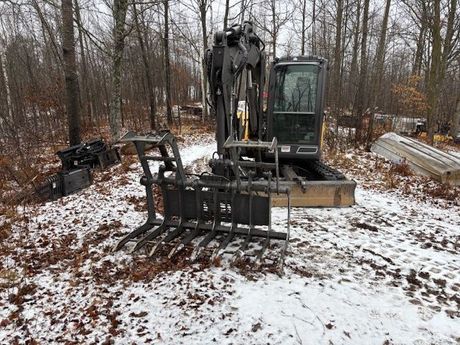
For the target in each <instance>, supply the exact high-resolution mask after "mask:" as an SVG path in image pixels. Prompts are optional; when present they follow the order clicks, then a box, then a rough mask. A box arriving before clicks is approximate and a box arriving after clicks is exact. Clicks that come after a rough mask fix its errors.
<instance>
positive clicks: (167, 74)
mask: <svg viewBox="0 0 460 345" xmlns="http://www.w3.org/2000/svg"><path fill="white" fill-rule="evenodd" d="M163 5H164V21H165V32H164V40H163V42H164V43H163V49H164V61H165V84H166V85H165V86H166V119H167V121H168V125H172V123H173V117H172V109H171V63H170V60H169V0H164V1H163Z"/></svg>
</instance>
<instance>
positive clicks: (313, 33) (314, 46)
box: [311, 0, 316, 55]
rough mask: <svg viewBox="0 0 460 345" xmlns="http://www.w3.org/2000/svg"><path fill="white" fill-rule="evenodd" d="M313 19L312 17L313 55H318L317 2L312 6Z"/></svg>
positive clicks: (314, 0) (314, 1)
mask: <svg viewBox="0 0 460 345" xmlns="http://www.w3.org/2000/svg"><path fill="white" fill-rule="evenodd" d="M312 11H313V12H312V17H311V53H312V54H313V55H316V0H313V4H312Z"/></svg>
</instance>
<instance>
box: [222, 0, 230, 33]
mask: <svg viewBox="0 0 460 345" xmlns="http://www.w3.org/2000/svg"><path fill="white" fill-rule="evenodd" d="M229 12H230V0H225V12H224V27H223V29H224V30H225V29H226V28H227V27H228V14H229Z"/></svg>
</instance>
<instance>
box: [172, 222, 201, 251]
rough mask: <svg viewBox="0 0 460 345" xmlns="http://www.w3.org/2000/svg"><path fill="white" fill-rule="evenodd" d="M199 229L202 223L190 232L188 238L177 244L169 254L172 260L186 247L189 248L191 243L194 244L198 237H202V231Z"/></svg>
mask: <svg viewBox="0 0 460 345" xmlns="http://www.w3.org/2000/svg"><path fill="white" fill-rule="evenodd" d="M199 227H200V223H197V224H196V226H195V229H193V231H192V232H190V233H189V234H188V236H187V237H185V238H184V239H182V241H180V242H179V243H177V244H176V246H175V247H174V248H173V250H171V252H170V253H169V255H168V257H169V258H172V257H173V256H174V255H176V254H177V253H179V252H180V251H181V250H182V249H184V248H185V246H187V245H188V244H189V243H190V242H192V241H193V240H194V239H195V238H196V237H198V236H200V234H201V229H200V228H199Z"/></svg>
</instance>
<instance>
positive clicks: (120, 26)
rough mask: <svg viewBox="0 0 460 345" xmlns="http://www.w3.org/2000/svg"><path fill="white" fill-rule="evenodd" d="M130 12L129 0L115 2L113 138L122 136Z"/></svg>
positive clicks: (111, 119) (112, 76)
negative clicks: (122, 84)
mask: <svg viewBox="0 0 460 345" xmlns="http://www.w3.org/2000/svg"><path fill="white" fill-rule="evenodd" d="M127 11H128V0H114V2H113V10H112V14H113V19H114V26H113V31H112V37H113V50H112V72H111V74H112V75H111V80H112V82H111V84H112V85H111V86H112V92H111V96H110V114H109V124H110V131H111V135H112V138H118V137H119V136H120V131H121V124H122V113H121V111H122V109H121V106H122V98H121V76H122V67H123V51H124V48H125V37H126V27H125V21H126V13H127Z"/></svg>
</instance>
